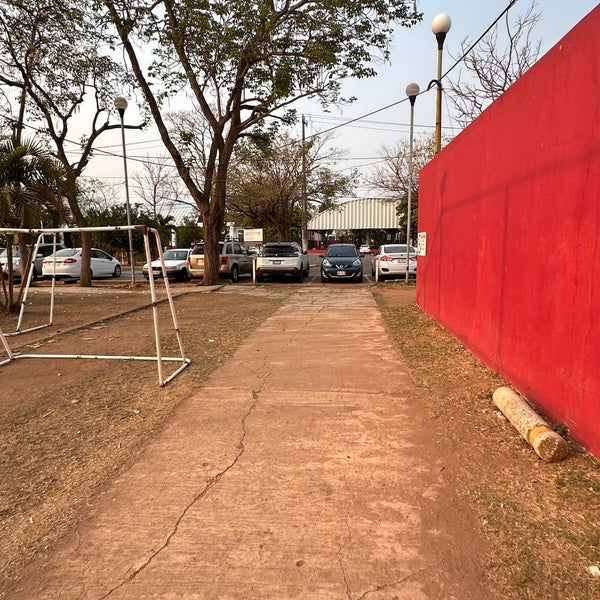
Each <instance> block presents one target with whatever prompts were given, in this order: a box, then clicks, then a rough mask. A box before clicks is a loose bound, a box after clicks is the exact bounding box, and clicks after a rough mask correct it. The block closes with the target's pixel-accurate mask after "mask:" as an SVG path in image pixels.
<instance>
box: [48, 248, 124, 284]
mask: <svg viewBox="0 0 600 600" xmlns="http://www.w3.org/2000/svg"><path fill="white" fill-rule="evenodd" d="M90 268H91V275H92V277H120V276H121V263H120V262H119V261H118V260H117V259H116V258H114V257H113V256H111V255H110V254H108V253H107V252H104V250H98V248H92V249H91V265H90ZM42 274H43V276H44V277H46V278H48V277H52V275H55V276H56V278H61V279H80V278H81V248H65V249H64V250H59V251H58V252H56V254H52V255H50V256H47V257H46V258H45V259H44V260H43V262H42Z"/></svg>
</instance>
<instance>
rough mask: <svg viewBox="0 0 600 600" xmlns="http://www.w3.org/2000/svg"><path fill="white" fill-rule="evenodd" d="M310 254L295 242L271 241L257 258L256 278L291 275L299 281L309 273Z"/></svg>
mask: <svg viewBox="0 0 600 600" xmlns="http://www.w3.org/2000/svg"><path fill="white" fill-rule="evenodd" d="M309 269H310V266H309V264H308V254H307V253H306V252H305V251H303V250H302V248H301V247H300V246H299V245H298V244H297V243H295V242H269V243H267V244H265V245H264V246H263V249H262V254H261V255H260V256H258V257H257V259H256V278H257V279H258V280H259V281H261V280H262V278H263V277H264V276H265V275H291V276H292V277H293V278H294V279H295V280H296V281H298V282H299V283H301V282H302V280H303V279H304V277H307V276H308V274H309Z"/></svg>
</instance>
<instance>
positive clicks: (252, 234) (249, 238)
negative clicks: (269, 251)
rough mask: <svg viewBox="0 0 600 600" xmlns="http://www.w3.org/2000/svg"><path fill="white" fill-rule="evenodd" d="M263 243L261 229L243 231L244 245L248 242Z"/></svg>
mask: <svg viewBox="0 0 600 600" xmlns="http://www.w3.org/2000/svg"><path fill="white" fill-rule="evenodd" d="M262 241H263V230H262V229H244V244H247V243H248V242H262Z"/></svg>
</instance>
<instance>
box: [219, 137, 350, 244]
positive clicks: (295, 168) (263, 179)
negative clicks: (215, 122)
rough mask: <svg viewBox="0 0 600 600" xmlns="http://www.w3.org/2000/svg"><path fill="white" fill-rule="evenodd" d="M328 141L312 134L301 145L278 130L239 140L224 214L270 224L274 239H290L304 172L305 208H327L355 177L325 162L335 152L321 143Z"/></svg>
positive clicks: (298, 213) (298, 211) (347, 192)
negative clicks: (258, 139) (264, 137)
mask: <svg viewBox="0 0 600 600" xmlns="http://www.w3.org/2000/svg"><path fill="white" fill-rule="evenodd" d="M328 139H329V138H328V136H322V137H313V138H311V139H310V140H309V141H307V142H306V143H305V144H304V145H303V144H302V143H301V142H299V141H298V140H295V139H293V138H292V137H291V136H290V135H289V134H288V133H287V132H281V133H280V134H278V135H277V136H273V137H271V138H270V139H269V140H268V141H267V142H266V143H260V142H259V143H255V140H247V141H244V142H242V143H241V144H239V145H238V147H237V149H236V152H235V160H234V163H233V164H232V167H231V169H230V171H229V179H228V188H229V191H228V195H227V212H228V214H230V215H232V216H233V217H234V218H238V217H246V218H247V220H248V221H249V223H250V225H251V226H254V227H257V226H262V225H266V226H269V227H270V228H271V229H272V230H273V233H274V235H275V238H276V240H277V241H286V240H291V239H292V237H291V229H292V227H294V226H295V228H296V229H297V230H298V232H299V230H300V227H301V209H302V207H301V204H302V191H303V180H304V176H305V175H306V195H307V199H308V206H309V207H310V206H319V205H321V204H327V205H328V206H329V205H330V204H331V203H332V202H333V201H334V200H335V199H336V198H337V197H340V196H348V195H350V194H351V193H352V181H353V175H352V174H351V175H344V174H343V173H339V172H336V171H333V170H331V169H330V168H329V167H327V166H326V164H327V163H329V162H330V161H332V160H334V159H335V157H336V156H338V155H339V152H338V151H337V150H335V149H327V148H326V147H325V144H326V143H327V141H328ZM303 159H304V160H303ZM303 162H304V165H305V169H303ZM304 171H305V172H304ZM298 239H299V237H298Z"/></svg>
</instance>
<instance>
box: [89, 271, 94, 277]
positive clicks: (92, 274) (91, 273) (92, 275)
mask: <svg viewBox="0 0 600 600" xmlns="http://www.w3.org/2000/svg"><path fill="white" fill-rule="evenodd" d="M90 279H94V271H92V270H91V269H90Z"/></svg>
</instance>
